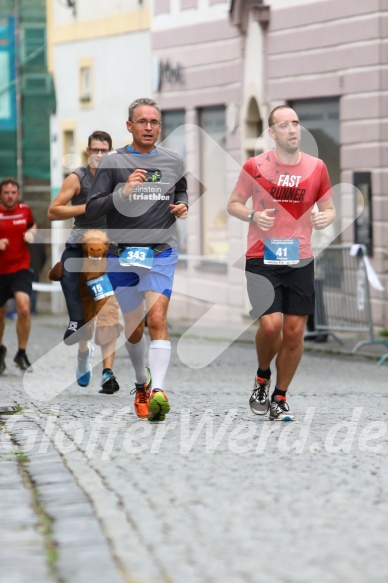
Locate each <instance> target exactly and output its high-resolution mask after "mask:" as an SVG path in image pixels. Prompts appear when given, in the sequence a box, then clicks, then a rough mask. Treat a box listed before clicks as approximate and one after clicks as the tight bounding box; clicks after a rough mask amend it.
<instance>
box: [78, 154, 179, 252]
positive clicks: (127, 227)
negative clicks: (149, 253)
mask: <svg viewBox="0 0 388 583" xmlns="http://www.w3.org/2000/svg"><path fill="white" fill-rule="evenodd" d="M137 168H142V169H144V170H146V171H147V181H146V182H144V183H143V184H142V185H141V186H138V187H137V188H136V189H135V191H134V192H133V194H132V195H131V197H130V199H129V200H122V199H121V198H120V195H119V189H120V188H122V187H123V186H124V185H125V183H126V182H127V179H128V176H129V175H130V174H132V172H134V171H135V170H136V169H137ZM184 173H185V171H184V162H183V160H182V158H181V157H180V156H179V155H178V154H177V153H176V152H174V151H172V150H169V149H167V148H162V147H157V148H155V149H154V151H153V152H152V153H151V154H147V155H146V154H139V153H134V152H133V151H131V150H130V149H129V148H128V147H125V148H120V149H118V150H114V151H112V152H110V153H109V154H107V155H106V156H104V158H103V159H102V160H101V163H100V166H99V168H98V170H97V172H96V174H95V176H94V180H93V183H92V186H91V188H90V191H89V195H88V198H87V207H86V216H87V219H88V220H97V219H98V218H99V217H101V216H104V215H105V216H106V222H107V227H108V234H109V238H110V239H111V241H113V242H116V243H122V244H128V245H158V244H161V243H167V244H169V245H171V246H175V245H176V241H177V233H176V224H175V223H176V217H175V216H174V215H173V214H172V213H171V209H170V204H176V203H177V202H185V203H187V202H188V197H187V182H186V178H185V176H184Z"/></svg>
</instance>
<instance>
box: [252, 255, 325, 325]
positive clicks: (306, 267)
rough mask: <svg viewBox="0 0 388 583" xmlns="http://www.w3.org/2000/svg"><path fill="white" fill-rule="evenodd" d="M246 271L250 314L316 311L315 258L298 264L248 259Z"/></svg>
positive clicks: (255, 316)
mask: <svg viewBox="0 0 388 583" xmlns="http://www.w3.org/2000/svg"><path fill="white" fill-rule="evenodd" d="M245 274H246V278H247V289H248V296H249V300H250V302H251V304H252V310H251V311H250V315H251V317H252V318H253V319H255V320H257V318H259V317H260V316H263V315H266V314H273V313H274V312H281V313H282V314H293V315H299V316H308V315H309V314H313V313H314V309H315V291H314V259H313V258H312V257H311V258H310V259H301V261H300V263H299V264H298V265H264V260H263V259H247V261H246V267H245Z"/></svg>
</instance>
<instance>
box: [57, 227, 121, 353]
mask: <svg viewBox="0 0 388 583" xmlns="http://www.w3.org/2000/svg"><path fill="white" fill-rule="evenodd" d="M81 244H82V250H83V255H84V261H83V267H82V273H80V292H81V301H82V308H83V312H84V320H85V326H86V331H85V333H84V334H83V339H85V340H89V339H91V338H92V336H93V331H94V318H96V321H97V326H96V333H95V338H94V340H95V343H96V344H98V345H100V346H103V345H104V344H108V343H109V342H112V341H113V340H115V338H117V337H118V336H119V335H120V332H121V330H123V327H122V325H121V324H120V323H119V306H118V304H117V301H116V299H115V296H114V293H113V290H112V287H111V285H110V282H109V279H108V276H107V275H106V254H107V253H108V245H109V241H108V237H107V235H106V233H104V232H103V231H99V230H93V229H90V230H89V231H86V232H85V233H84V234H83V236H82V240H81ZM62 274H63V264H62V262H60V261H59V262H58V263H56V264H55V265H54V267H53V268H52V269H50V271H49V273H48V277H49V279H50V280H52V281H59V280H60V279H61V277H62Z"/></svg>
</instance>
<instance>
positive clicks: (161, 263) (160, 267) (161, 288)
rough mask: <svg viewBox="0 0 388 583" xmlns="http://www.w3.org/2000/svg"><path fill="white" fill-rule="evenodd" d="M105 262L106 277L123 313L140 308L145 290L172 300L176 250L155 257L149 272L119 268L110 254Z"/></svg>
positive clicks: (169, 250)
mask: <svg viewBox="0 0 388 583" xmlns="http://www.w3.org/2000/svg"><path fill="white" fill-rule="evenodd" d="M107 260H108V264H107V272H108V277H109V280H110V282H111V284H112V287H113V289H114V292H115V296H116V299H117V301H118V303H119V306H120V308H121V310H122V312H132V310H135V309H136V308H137V307H138V306H140V304H141V303H142V301H143V300H144V292H146V291H155V292H158V293H160V294H163V295H165V296H167V297H168V298H170V297H171V292H172V286H173V282H174V274H175V266H176V264H177V262H178V250H177V248H176V247H173V248H172V249H167V250H166V251H163V252H162V253H160V254H158V255H156V256H155V257H154V259H153V263H152V267H151V269H147V268H145V267H137V266H136V267H134V266H131V267H127V266H123V265H120V262H119V258H118V257H117V256H116V255H113V254H112V253H108V255H107Z"/></svg>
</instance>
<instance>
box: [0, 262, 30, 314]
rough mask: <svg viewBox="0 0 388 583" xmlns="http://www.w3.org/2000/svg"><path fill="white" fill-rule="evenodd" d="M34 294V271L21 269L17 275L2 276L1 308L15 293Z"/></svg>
mask: <svg viewBox="0 0 388 583" xmlns="http://www.w3.org/2000/svg"><path fill="white" fill-rule="evenodd" d="M18 291H20V292H25V293H26V294H28V295H29V296H31V293H32V271H30V270H29V269H21V270H20V271H15V273H6V274H4V275H0V307H2V306H4V304H5V303H6V301H7V300H9V299H10V298H12V297H13V296H14V292H18Z"/></svg>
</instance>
